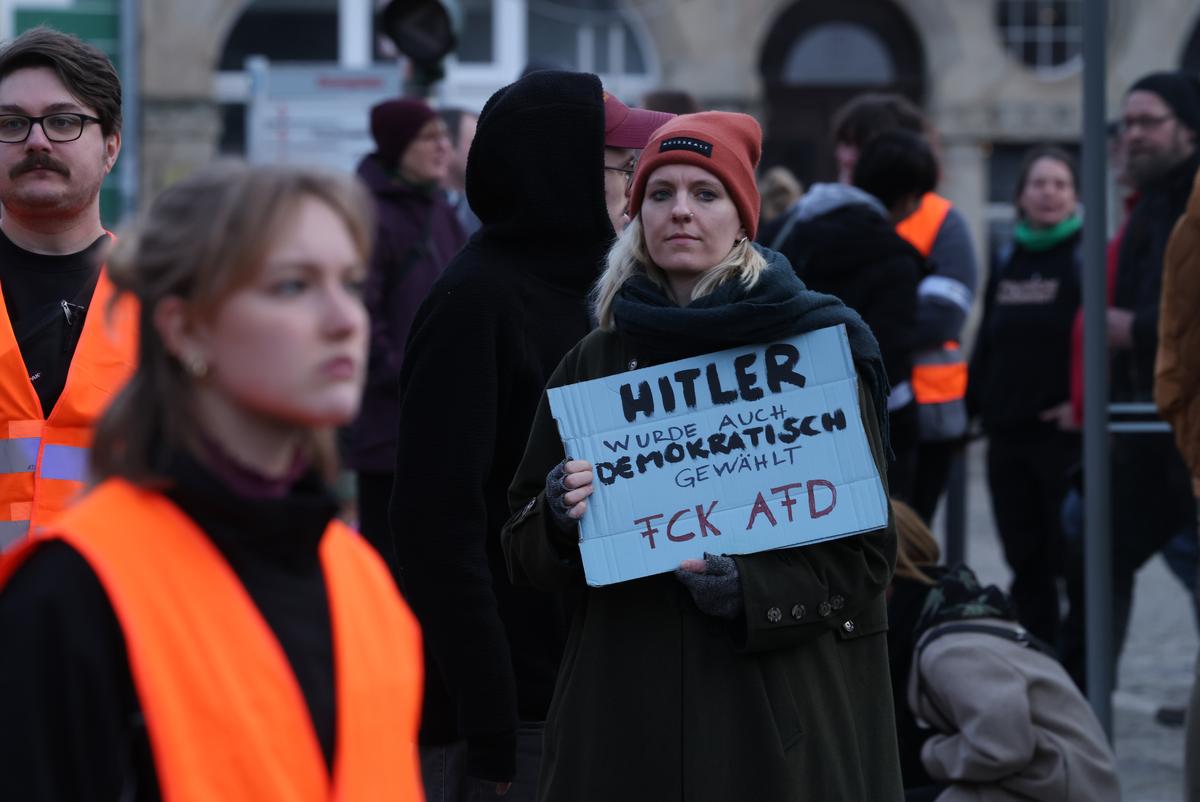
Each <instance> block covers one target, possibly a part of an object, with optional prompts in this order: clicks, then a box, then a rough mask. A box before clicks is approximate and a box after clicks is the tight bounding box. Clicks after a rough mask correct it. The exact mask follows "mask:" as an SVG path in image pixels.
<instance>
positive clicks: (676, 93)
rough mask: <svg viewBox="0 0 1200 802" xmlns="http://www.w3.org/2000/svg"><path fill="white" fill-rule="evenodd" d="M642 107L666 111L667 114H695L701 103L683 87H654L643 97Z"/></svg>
mask: <svg viewBox="0 0 1200 802" xmlns="http://www.w3.org/2000/svg"><path fill="white" fill-rule="evenodd" d="M642 108H644V109H646V110H647V111H665V112H666V113H667V114H695V113H696V112H698V111H700V110H701V109H700V104H699V103H698V102H697V101H696V98H694V97H693V96H692V95H691V94H690V93H688V92H685V91H683V90H682V89H667V88H663V89H652V90H651V91H649V92H647V93H646V94H645V96H644V97H643V98H642Z"/></svg>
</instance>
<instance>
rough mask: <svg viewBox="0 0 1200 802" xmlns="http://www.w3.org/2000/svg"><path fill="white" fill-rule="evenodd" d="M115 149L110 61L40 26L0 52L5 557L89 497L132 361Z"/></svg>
mask: <svg viewBox="0 0 1200 802" xmlns="http://www.w3.org/2000/svg"><path fill="white" fill-rule="evenodd" d="M120 150H121V84H120V80H119V79H118V77H117V74H116V71H115V70H114V69H113V65H112V63H111V62H110V61H109V60H108V58H107V57H106V56H105V55H104V54H103V53H101V52H100V51H99V50H97V49H96V48H94V47H91V46H90V45H87V44H85V43H83V42H82V41H80V40H79V39H78V38H76V37H74V36H69V35H66V34H62V33H59V32H57V31H54V30H51V29H49V28H44V27H39V28H34V29H32V30H30V31H27V32H26V33H24V34H22V35H21V36H19V37H17V38H16V39H14V40H12V41H11V42H9V43H8V44H7V45H5V46H4V47H3V48H0V207H2V212H0V289H2V290H3V308H4V311H5V314H0V384H2V385H3V386H4V387H5V388H7V389H6V391H5V392H4V393H0V549H3V548H5V547H7V546H11V545H12V544H13V543H15V542H17V541H19V540H21V539H23V538H24V537H25V536H26V534H27V533H28V532H29V531H31V530H32V529H33V528H35V527H37V526H39V525H41V524H43V523H45V522H46V521H47V520H48V519H49V518H50V517H51V516H53V515H54V514H56V513H57V512H58V511H59V510H61V509H62V508H63V507H65V506H66V505H67V504H68V503H69V502H70V501H71V499H72V498H73V497H74V496H75V495H76V494H77V493H78V492H79V491H80V490H81V489H82V487H83V482H84V479H85V472H86V467H87V448H88V446H89V445H90V440H91V427H92V425H93V423H94V421H95V419H96V417H97V416H98V415H99V414H100V412H101V411H102V410H103V408H104V407H105V406H107V404H108V401H109V400H110V398H111V397H112V395H113V394H114V393H115V392H116V391H117V390H118V389H119V388H120V386H121V385H122V384H123V383H124V382H125V379H126V378H127V377H128V375H129V372H130V371H131V370H132V367H133V365H134V360H135V353H136V310H134V309H133V308H132V306H131V302H123V303H122V304H121V305H119V307H118V308H117V310H116V312H117V314H116V317H115V319H106V317H105V315H104V314H103V312H104V311H105V308H106V307H107V306H108V299H109V298H110V297H111V296H112V294H113V288H112V285H111V284H110V283H109V282H108V280H107V278H106V277H105V276H104V274H103V270H102V268H101V259H102V256H103V251H104V249H105V247H106V246H107V245H108V243H109V241H110V236H109V234H108V233H107V232H106V231H105V230H104V227H103V226H102V225H101V222H100V185H101V183H102V182H103V180H104V177H105V176H106V175H108V173H109V171H111V170H112V168H113V165H114V163H115V162H116V160H117V154H118V153H119V152H120ZM93 307H95V308H97V309H98V310H99V311H97V312H96V313H95V314H89V313H90V312H92V309H93Z"/></svg>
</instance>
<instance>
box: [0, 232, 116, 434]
mask: <svg viewBox="0 0 1200 802" xmlns="http://www.w3.org/2000/svg"><path fill="white" fill-rule="evenodd" d="M107 241H108V235H107V234H105V235H103V236H101V237H100V238H98V239H97V240H96V241H95V242H93V243H92V244H91V245H89V246H88V247H87V248H85V249H83V250H82V251H79V252H78V253H70V254H64V255H61V256H60V255H54V254H41V253H33V252H31V251H27V250H25V249H24V248H21V247H18V246H17V245H16V244H14V243H13V241H12V240H10V239H9V238H8V237H7V236H5V235H4V234H3V233H2V232H0V288H2V289H3V292H4V305H5V306H6V307H8V320H9V323H11V324H12V328H13V333H14V334H15V335H16V338H17V344H18V345H19V346H20V348H21V357H22V358H23V359H24V360H25V367H26V369H27V370H28V371H29V379H30V381H32V382H33V388H34V390H36V391H37V394H38V399H39V400H40V401H41V402H42V411H43V412H44V414H45V416H46V417H50V411H51V410H52V409H54V405H55V403H57V402H58V397H59V396H60V395H62V391H63V386H64V385H65V384H66V383H67V371H68V369H69V368H70V367H71V358H72V357H73V356H74V355H75V346H76V345H77V344H78V343H79V335H80V334H81V333H82V331H83V320H84V317H85V316H86V315H87V308H88V306H90V305H91V301H92V292H93V290H95V288H96V279H97V278H98V277H99V275H100V260H99V256H100V251H101V250H102V249H103V247H104V245H105V243H106V242H107Z"/></svg>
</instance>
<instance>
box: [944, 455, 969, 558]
mask: <svg viewBox="0 0 1200 802" xmlns="http://www.w3.org/2000/svg"><path fill="white" fill-rule="evenodd" d="M945 526H946V560H945V562H946V565H958V564H960V563H965V562H966V561H967V454H966V446H963V449H962V450H961V451H959V452H958V453H956V454H955V455H954V456H953V457H952V458H951V459H950V476H949V479H948V480H947V482H946V523H945Z"/></svg>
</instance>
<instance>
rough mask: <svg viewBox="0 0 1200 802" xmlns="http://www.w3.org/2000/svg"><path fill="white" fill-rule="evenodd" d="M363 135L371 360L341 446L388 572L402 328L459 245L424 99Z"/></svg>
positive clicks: (368, 531)
mask: <svg viewBox="0 0 1200 802" xmlns="http://www.w3.org/2000/svg"><path fill="white" fill-rule="evenodd" d="M371 136H372V137H373V138H374V140H375V152H374V153H371V154H369V155H367V156H365V157H364V158H363V160H362V162H360V163H359V166H358V176H359V178H361V179H362V180H363V182H364V183H365V184H366V185H367V188H368V189H370V191H371V194H372V196H374V198H375V210H376V218H377V221H378V224H377V229H376V238H375V249H374V251H373V252H372V254H371V269H370V271H369V272H368V274H367V283H366V287H365V289H364V295H363V300H364V301H365V303H366V305H367V311H368V313H369V314H370V318H371V339H370V358H369V361H368V363H367V386H366V391H365V392H364V393H363V402H362V409H361V410H360V412H359V415H358V417H357V418H356V419H355V421H354V423H353V424H352V425H351V426H350V427H349V429H348V430H347V432H346V435H345V442H344V448H345V452H346V463H347V465H348V466H349V467H350V468H351V469H353V470H354V471H355V474H356V478H357V492H358V526H359V531H361V532H362V533H363V535H364V536H365V537H366V538H367V540H369V541H370V542H371V544H372V545H373V546H375V548H377V549H378V550H379V553H380V554H382V555H383V557H384V559H385V560H387V562H388V565H389V566H391V567H392V569H393V571H395V570H396V552H395V547H394V546H393V544H392V542H391V530H390V529H389V528H388V520H387V515H388V500H389V498H390V497H391V494H392V476H393V471H394V469H395V465H396V430H397V428H398V426H399V416H400V368H401V366H402V364H403V362H404V350H405V347H406V345H407V343H408V330H409V327H411V326H412V322H413V318H414V316H415V315H416V313H417V308H418V307H419V306H420V305H421V302H422V301H424V300H425V296H426V295H427V294H428V293H429V288H430V287H432V286H433V283H434V282H435V281H436V280H437V278H438V276H440V275H441V274H442V270H444V269H445V267H446V265H447V264H449V263H450V260H451V259H452V258H454V255H455V254H456V253H458V250H459V249H460V248H461V247H462V246H463V243H464V242H465V241H466V237H465V236H464V234H463V229H462V225H461V224H460V223H459V219H458V217H457V216H456V214H455V211H454V209H452V208H451V207H450V205H449V203H447V201H446V196H445V193H444V191H443V190H442V188H441V183H442V182H443V181H446V180H447V177H448V176H449V175H450V169H451V165H452V164H453V161H454V156H455V154H454V152H453V150H452V149H451V147H450V137H449V135H448V133H447V128H446V123H445V122H443V121H442V118H441V117H439V116H438V115H437V113H436V112H434V110H433V109H431V108H430V107H429V105H428V104H426V103H425V101H423V100H418V99H414V98H399V99H395V100H387V101H384V102H383V103H380V104H378V105H376V106H375V107H374V108H372V109H371Z"/></svg>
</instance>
